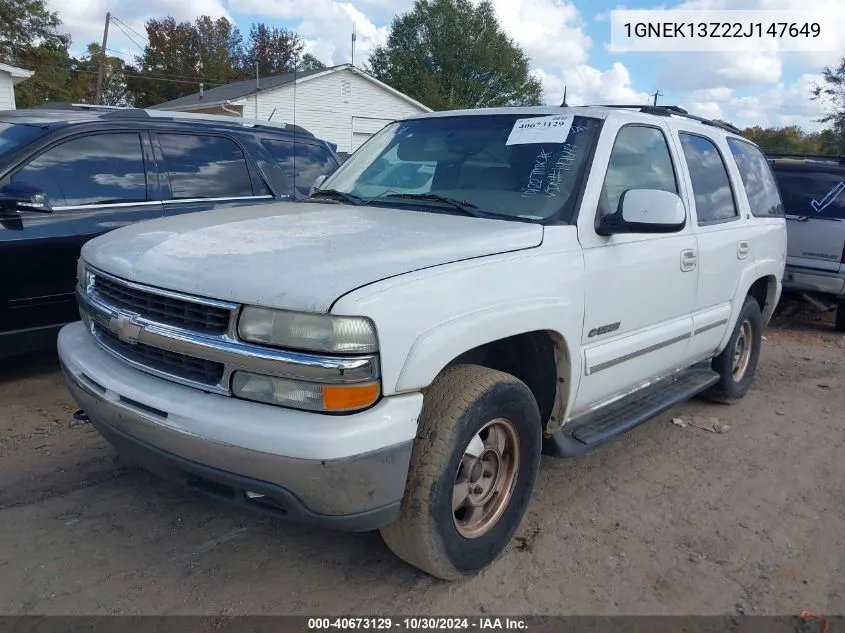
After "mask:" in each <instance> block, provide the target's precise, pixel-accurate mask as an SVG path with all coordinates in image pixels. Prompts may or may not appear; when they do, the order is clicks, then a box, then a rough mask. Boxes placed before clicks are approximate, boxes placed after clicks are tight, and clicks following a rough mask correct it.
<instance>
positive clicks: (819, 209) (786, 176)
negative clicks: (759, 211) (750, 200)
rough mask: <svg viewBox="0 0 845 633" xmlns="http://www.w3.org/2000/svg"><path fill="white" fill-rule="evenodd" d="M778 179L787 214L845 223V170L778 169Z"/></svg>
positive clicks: (776, 172) (776, 168)
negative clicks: (836, 219)
mask: <svg viewBox="0 0 845 633" xmlns="http://www.w3.org/2000/svg"><path fill="white" fill-rule="evenodd" d="M775 176H776V177H777V180H778V184H779V185H780V191H781V194H782V195H783V205H784V207H786V212H787V213H789V214H791V215H801V216H808V217H813V216H817V217H823V218H838V219H841V220H845V170H842V171H833V170H827V171H825V170H823V169H807V168H803V169H802V168H794V169H790V168H789V167H781V166H779V165H776V166H775Z"/></svg>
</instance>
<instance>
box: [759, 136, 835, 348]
mask: <svg viewBox="0 0 845 633" xmlns="http://www.w3.org/2000/svg"><path fill="white" fill-rule="evenodd" d="M769 157H770V163H771V165H772V170H773V171H774V174H775V178H776V179H777V181H778V185H779V186H780V190H781V196H782V198H783V204H784V210H785V211H786V219H787V234H788V238H787V240H788V241H787V259H786V273H785V275H784V277H783V288H784V291H787V292H791V293H798V294H801V295H804V297H805V298H806V299H807V300H808V301H810V302H811V303H813V304H814V305H816V307H818V308H819V309H822V310H833V309H835V310H836V329H837V330H838V331H839V332H845V157H842V158H838V157H835V156H833V157H830V156H827V157H825V156H796V155H792V156H789V155H783V154H772V153H770V154H769Z"/></svg>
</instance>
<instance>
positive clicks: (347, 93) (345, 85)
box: [340, 80, 352, 99]
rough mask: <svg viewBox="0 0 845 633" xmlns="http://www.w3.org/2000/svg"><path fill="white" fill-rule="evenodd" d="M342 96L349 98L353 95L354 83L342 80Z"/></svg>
mask: <svg viewBox="0 0 845 633" xmlns="http://www.w3.org/2000/svg"><path fill="white" fill-rule="evenodd" d="M340 96H341V97H343V98H344V99H348V98H349V97H351V96H352V84H351V83H350V82H348V81H346V80H343V81H341V82H340Z"/></svg>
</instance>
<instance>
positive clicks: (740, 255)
mask: <svg viewBox="0 0 845 633" xmlns="http://www.w3.org/2000/svg"><path fill="white" fill-rule="evenodd" d="M750 250H751V246H750V245H749V244H748V242H746V241H745V240H742V241H741V242H739V243H738V244H737V245H736V256H737V259H745V258H746V257H747V256H748V251H750Z"/></svg>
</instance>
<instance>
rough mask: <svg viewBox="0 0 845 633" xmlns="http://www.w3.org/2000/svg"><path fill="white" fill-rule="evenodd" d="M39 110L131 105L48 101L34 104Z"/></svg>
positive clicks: (33, 107) (118, 107)
mask: <svg viewBox="0 0 845 633" xmlns="http://www.w3.org/2000/svg"><path fill="white" fill-rule="evenodd" d="M31 109H37V110H131V109H132V108H130V107H129V106H109V105H94V104H90V103H65V102H61V101H47V102H46V103H39V104H38V105H35V106H32V107H31Z"/></svg>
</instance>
